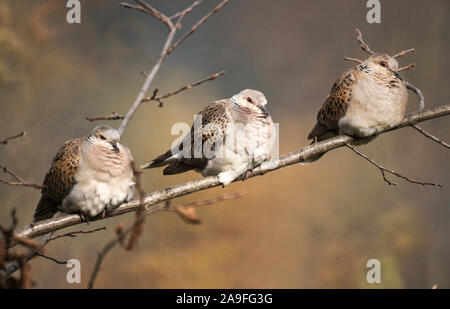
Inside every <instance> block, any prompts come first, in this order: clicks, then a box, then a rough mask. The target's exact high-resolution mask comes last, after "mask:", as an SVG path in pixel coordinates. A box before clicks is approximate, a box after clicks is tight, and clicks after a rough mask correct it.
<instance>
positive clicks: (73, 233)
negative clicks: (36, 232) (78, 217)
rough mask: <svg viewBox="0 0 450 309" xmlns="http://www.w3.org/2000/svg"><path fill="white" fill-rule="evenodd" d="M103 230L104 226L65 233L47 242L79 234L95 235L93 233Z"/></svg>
mask: <svg viewBox="0 0 450 309" xmlns="http://www.w3.org/2000/svg"><path fill="white" fill-rule="evenodd" d="M103 230H106V227H105V226H104V227H99V228H97V229H94V230H88V231H73V232H69V233H66V234H60V235H56V236H54V237H52V238H50V239H49V241H52V240H56V239H58V238H63V237H77V235H79V234H92V233H95V232H98V231H103Z"/></svg>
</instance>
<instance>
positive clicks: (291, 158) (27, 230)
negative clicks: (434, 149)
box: [16, 104, 450, 238]
mask: <svg viewBox="0 0 450 309" xmlns="http://www.w3.org/2000/svg"><path fill="white" fill-rule="evenodd" d="M447 115H450V104H447V105H442V106H439V107H436V108H433V109H427V110H423V111H420V112H417V113H413V114H410V115H408V117H406V118H405V119H404V120H403V121H402V122H401V123H400V124H398V125H397V126H394V127H391V128H387V129H386V130H384V131H383V132H381V133H386V132H390V131H393V130H398V129H400V128H404V127H407V126H410V125H412V124H416V123H419V122H423V121H426V120H430V119H435V118H439V117H444V116H447ZM352 141H353V138H352V137H350V136H345V135H339V136H337V137H334V138H331V139H329V140H326V141H323V142H319V143H315V144H312V145H309V146H306V147H303V148H300V149H298V150H297V151H294V152H292V153H289V154H287V155H284V156H282V157H280V158H278V159H274V160H271V161H267V162H263V163H262V164H261V165H260V166H259V167H257V168H255V169H254V170H253V171H252V172H251V173H250V174H249V178H252V177H256V176H261V175H264V174H266V173H269V172H273V171H276V170H278V169H281V168H284V167H286V166H289V165H293V164H296V163H299V162H302V161H305V160H307V159H309V158H311V157H314V156H316V155H318V154H322V153H325V152H328V151H330V150H332V149H335V148H339V147H342V146H345V145H346V144H348V143H350V142H352ZM240 179H242V177H241V178H238V179H237V180H240ZM237 180H236V181H237ZM220 185H221V183H220V182H219V180H218V177H217V176H209V177H204V178H200V179H197V180H193V181H190V182H187V183H183V184H178V185H174V186H170V187H167V188H164V189H161V190H158V191H155V192H152V193H150V194H148V195H146V196H145V198H144V200H143V205H144V206H145V207H146V211H152V212H156V211H159V210H162V209H164V205H161V204H159V203H161V202H164V201H167V200H170V199H173V198H176V197H180V196H183V195H187V194H191V193H194V192H198V191H202V190H206V189H209V188H213V187H217V186H220ZM139 207H140V203H139V200H133V201H130V202H128V203H124V204H122V205H120V206H119V207H118V208H116V209H115V210H114V211H112V212H111V213H109V214H108V215H107V218H108V217H114V216H118V215H121V214H124V213H127V212H130V211H135V210H137V209H139ZM99 220H101V219H99ZM80 223H82V221H81V219H80V216H78V215H69V214H64V215H61V216H60V217H58V218H52V219H48V220H45V221H40V222H37V223H34V224H31V225H28V226H25V227H23V228H21V229H19V230H17V231H16V234H17V235H18V236H22V237H27V238H34V237H36V236H39V235H43V234H46V233H49V232H51V231H55V230H59V229H62V228H65V227H69V226H73V225H77V224H80Z"/></svg>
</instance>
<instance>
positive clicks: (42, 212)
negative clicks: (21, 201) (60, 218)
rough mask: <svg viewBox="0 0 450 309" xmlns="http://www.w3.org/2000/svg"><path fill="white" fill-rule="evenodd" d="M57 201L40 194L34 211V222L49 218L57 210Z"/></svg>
mask: <svg viewBox="0 0 450 309" xmlns="http://www.w3.org/2000/svg"><path fill="white" fill-rule="evenodd" d="M57 206H58V203H57V202H56V201H54V200H52V199H51V198H48V197H47V196H45V195H42V196H41V199H40V200H39V203H38V205H37V207H36V211H35V212H34V216H33V220H34V222H37V221H42V220H46V219H50V218H51V217H53V215H54V214H55V213H56V211H57Z"/></svg>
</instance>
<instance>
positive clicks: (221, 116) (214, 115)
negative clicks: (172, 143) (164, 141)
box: [146, 100, 230, 175]
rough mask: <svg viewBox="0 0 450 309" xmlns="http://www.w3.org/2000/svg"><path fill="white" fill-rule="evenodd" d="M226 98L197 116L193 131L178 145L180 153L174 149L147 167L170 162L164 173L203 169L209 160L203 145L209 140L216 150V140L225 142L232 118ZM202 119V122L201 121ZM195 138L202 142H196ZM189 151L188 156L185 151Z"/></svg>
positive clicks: (170, 173) (212, 104) (214, 103)
mask: <svg viewBox="0 0 450 309" xmlns="http://www.w3.org/2000/svg"><path fill="white" fill-rule="evenodd" d="M226 104H227V101H226V100H220V101H214V102H213V103H211V104H210V105H208V106H206V107H205V108H204V109H203V110H202V111H201V112H200V113H199V114H198V115H197V116H200V117H196V119H195V121H194V124H193V125H192V127H191V131H190V133H189V134H187V135H186V137H185V138H184V139H183V141H182V142H181V143H180V144H179V145H178V147H176V149H177V151H178V150H179V151H180V152H179V155H178V156H176V155H174V154H173V151H172V149H171V150H168V151H167V152H166V153H164V154H162V155H160V156H159V157H157V158H156V159H154V160H153V161H152V162H151V164H149V165H148V166H146V167H158V166H163V165H167V164H169V166H168V167H166V168H165V169H164V175H172V174H179V173H183V172H186V171H188V170H191V169H202V168H203V167H204V166H205V165H206V163H207V162H208V158H207V157H205V155H204V152H203V145H204V144H205V142H208V143H209V145H211V150H213V151H214V150H215V146H216V144H215V142H216V141H217V142H219V141H221V142H222V143H225V131H226V127H227V125H228V123H229V122H230V119H229V117H228V115H227V112H226ZM200 121H201V122H200ZM195 138H198V139H201V141H202V143H198V142H197V143H194V141H195ZM183 145H189V147H190V149H187V150H185V149H183ZM186 152H187V153H189V154H190V157H186V156H185V155H183V153H186Z"/></svg>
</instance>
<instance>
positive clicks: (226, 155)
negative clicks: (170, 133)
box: [142, 89, 276, 186]
mask: <svg viewBox="0 0 450 309" xmlns="http://www.w3.org/2000/svg"><path fill="white" fill-rule="evenodd" d="M266 104H267V100H266V98H265V96H264V94H262V93H261V92H259V91H257V90H251V89H245V90H243V91H241V92H240V93H238V94H236V95H234V96H233V97H232V98H231V99H224V100H218V101H214V102H212V103H211V104H210V105H208V106H206V107H205V108H204V109H203V110H202V111H201V112H200V114H199V115H197V116H196V117H195V120H194V124H193V126H192V127H191V131H190V133H188V134H187V135H186V136H185V137H184V138H183V140H182V142H180V143H179V144H177V145H176V146H175V147H172V149H170V150H168V151H167V152H165V153H164V154H162V155H160V156H159V157H157V158H156V159H154V160H153V161H151V162H150V163H147V164H145V165H143V166H142V168H153V167H160V166H165V165H168V166H167V167H166V168H165V169H164V172H163V173H164V175H172V174H179V173H183V172H186V171H189V170H195V171H197V172H201V173H202V175H203V176H211V175H217V176H219V181H220V182H221V183H222V184H223V185H224V186H225V185H227V184H229V183H230V182H232V181H233V180H235V179H236V178H237V177H239V176H241V175H242V174H244V173H246V176H248V173H249V171H251V170H252V169H253V168H255V167H257V166H258V165H260V164H261V163H262V162H263V161H265V160H267V159H269V158H270V155H271V151H272V147H273V141H274V140H275V135H276V133H275V130H274V125H273V122H272V117H271V116H270V114H269V112H268V111H267V109H266V107H265V106H266Z"/></svg>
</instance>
